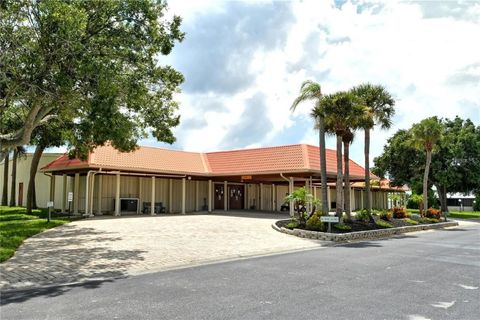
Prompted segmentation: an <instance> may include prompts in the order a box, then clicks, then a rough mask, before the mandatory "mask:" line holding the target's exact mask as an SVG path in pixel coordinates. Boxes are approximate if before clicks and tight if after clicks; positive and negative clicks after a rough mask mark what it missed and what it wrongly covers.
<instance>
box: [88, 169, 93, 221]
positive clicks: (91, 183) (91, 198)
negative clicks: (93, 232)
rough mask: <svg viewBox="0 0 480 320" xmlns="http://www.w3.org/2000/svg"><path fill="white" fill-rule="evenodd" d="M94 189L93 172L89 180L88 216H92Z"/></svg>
mask: <svg viewBox="0 0 480 320" xmlns="http://www.w3.org/2000/svg"><path fill="white" fill-rule="evenodd" d="M94 190H95V174H92V177H91V180H90V197H89V198H90V210H89V211H88V212H90V214H89V216H91V217H93V202H94V201H93V192H94Z"/></svg>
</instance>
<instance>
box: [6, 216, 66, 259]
mask: <svg viewBox="0 0 480 320" xmlns="http://www.w3.org/2000/svg"><path fill="white" fill-rule="evenodd" d="M34 211H35V214H40V213H41V211H40V210H34ZM64 223H66V221H63V220H51V221H50V222H49V223H48V222H46V221H45V220H43V219H39V217H38V216H36V215H27V214H25V209H24V208H19V207H12V208H10V207H0V262H3V261H5V260H7V259H8V258H10V257H11V256H13V254H14V253H15V251H16V250H17V248H18V247H19V246H20V245H21V244H22V243H23V241H24V240H25V239H26V238H28V237H31V236H33V235H35V234H37V233H40V232H42V231H44V230H47V229H50V228H53V227H57V226H59V225H62V224H64Z"/></svg>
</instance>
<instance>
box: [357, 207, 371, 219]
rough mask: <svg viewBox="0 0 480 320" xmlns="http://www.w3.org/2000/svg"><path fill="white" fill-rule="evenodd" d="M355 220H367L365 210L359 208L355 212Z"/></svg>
mask: <svg viewBox="0 0 480 320" xmlns="http://www.w3.org/2000/svg"><path fill="white" fill-rule="evenodd" d="M355 220H357V221H369V220H370V217H369V216H368V213H367V210H360V211H357V212H356V213H355Z"/></svg>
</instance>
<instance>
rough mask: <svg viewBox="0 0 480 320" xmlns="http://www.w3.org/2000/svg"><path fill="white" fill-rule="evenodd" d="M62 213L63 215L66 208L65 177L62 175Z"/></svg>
mask: <svg viewBox="0 0 480 320" xmlns="http://www.w3.org/2000/svg"><path fill="white" fill-rule="evenodd" d="M62 179H63V180H62V183H63V185H62V212H63V213H65V208H66V207H67V175H66V174H64V175H63V177H62Z"/></svg>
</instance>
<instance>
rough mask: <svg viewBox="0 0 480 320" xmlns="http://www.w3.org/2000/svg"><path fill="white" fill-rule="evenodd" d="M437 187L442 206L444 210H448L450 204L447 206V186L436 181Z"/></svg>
mask: <svg viewBox="0 0 480 320" xmlns="http://www.w3.org/2000/svg"><path fill="white" fill-rule="evenodd" d="M435 187H436V188H437V193H438V200H440V208H441V210H442V212H448V206H447V191H446V189H445V186H443V185H441V184H439V183H436V184H435Z"/></svg>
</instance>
